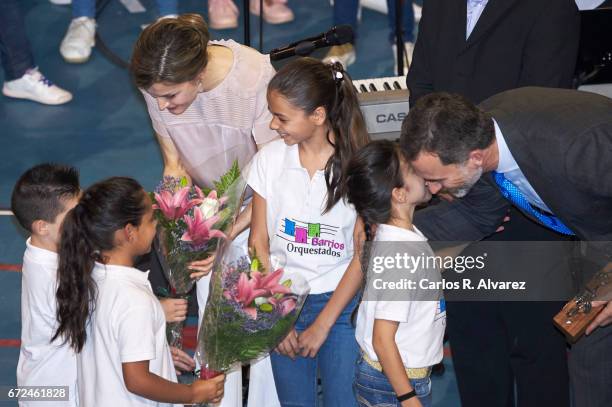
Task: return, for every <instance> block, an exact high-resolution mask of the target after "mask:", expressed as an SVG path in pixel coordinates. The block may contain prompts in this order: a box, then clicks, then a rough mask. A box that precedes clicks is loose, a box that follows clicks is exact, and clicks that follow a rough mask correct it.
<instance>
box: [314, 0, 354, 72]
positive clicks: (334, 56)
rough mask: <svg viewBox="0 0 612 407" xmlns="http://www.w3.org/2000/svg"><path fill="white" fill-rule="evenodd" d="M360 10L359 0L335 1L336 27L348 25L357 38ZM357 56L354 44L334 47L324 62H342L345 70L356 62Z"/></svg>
mask: <svg viewBox="0 0 612 407" xmlns="http://www.w3.org/2000/svg"><path fill="white" fill-rule="evenodd" d="M358 10H359V0H335V1H334V25H342V24H347V25H350V26H351V27H353V31H354V33H355V37H357V12H358ZM356 57H357V54H356V53H355V46H354V45H353V44H350V43H348V44H343V45H334V46H333V47H331V48H330V49H329V51H328V52H327V54H326V55H325V57H324V58H323V62H324V63H326V64H331V63H334V62H340V63H341V64H342V65H343V66H344V68H345V69H346V68H348V67H349V65H352V64H353V63H354V62H355V59H356Z"/></svg>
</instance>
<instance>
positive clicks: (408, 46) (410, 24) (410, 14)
mask: <svg viewBox="0 0 612 407" xmlns="http://www.w3.org/2000/svg"><path fill="white" fill-rule="evenodd" d="M401 3H402V22H403V24H402V40H403V43H404V73H403V75H407V74H408V67H409V66H410V63H411V62H412V51H414V9H413V8H412V0H402V1H401ZM396 5H397V1H396V0H387V8H388V10H389V12H388V13H387V16H388V18H389V29H390V32H389V42H390V43H391V44H392V46H391V48H392V49H393V58H394V60H395V67H394V69H395V71H396V74H398V75H402V74H399V73H397V43H396V33H395V30H396V28H395V27H396V13H395V9H396Z"/></svg>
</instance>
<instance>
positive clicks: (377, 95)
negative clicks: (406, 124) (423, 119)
mask: <svg viewBox="0 0 612 407" xmlns="http://www.w3.org/2000/svg"><path fill="white" fill-rule="evenodd" d="M353 86H355V89H357V97H358V99H359V106H361V111H362V112H363V116H364V117H365V121H366V125H367V127H368V133H370V137H371V138H372V140H377V139H390V140H396V139H398V138H399V136H400V131H401V129H402V121H403V120H404V117H406V114H407V113H408V95H409V92H408V88H406V77H405V76H394V77H386V78H372V79H361V80H356V81H353Z"/></svg>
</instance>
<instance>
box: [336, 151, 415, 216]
mask: <svg viewBox="0 0 612 407" xmlns="http://www.w3.org/2000/svg"><path fill="white" fill-rule="evenodd" d="M344 179H345V182H344V191H345V193H346V195H347V198H348V202H349V203H351V204H353V205H354V206H355V210H356V211H357V214H359V216H361V218H362V219H363V221H364V222H365V223H366V224H368V225H377V224H379V223H385V222H387V221H389V219H390V218H391V193H392V191H393V188H400V187H402V186H403V185H404V179H403V177H402V170H401V150H400V147H399V145H398V144H397V143H395V142H393V141H390V140H377V141H373V142H371V143H370V144H368V145H367V146H365V147H363V148H361V149H360V150H359V151H357V152H355V154H354V155H353V157H352V158H351V160H350V161H349V163H348V165H347V167H346V173H345V176H344Z"/></svg>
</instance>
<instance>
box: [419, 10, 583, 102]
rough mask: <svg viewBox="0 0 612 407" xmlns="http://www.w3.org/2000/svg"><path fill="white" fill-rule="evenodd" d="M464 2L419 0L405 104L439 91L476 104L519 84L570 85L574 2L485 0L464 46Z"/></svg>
mask: <svg viewBox="0 0 612 407" xmlns="http://www.w3.org/2000/svg"><path fill="white" fill-rule="evenodd" d="M466 3H467V1H466V0H425V1H424V3H423V17H422V19H421V22H420V23H419V34H418V38H417V41H416V45H415V49H414V56H413V62H412V65H411V66H410V71H409V72H408V77H407V84H408V88H409V89H410V104H411V105H412V104H414V102H415V101H416V100H417V99H418V98H419V97H421V96H423V95H424V94H427V93H431V92H436V91H440V90H443V91H445V92H450V93H459V94H461V95H463V96H465V97H467V98H468V99H469V100H471V101H472V102H474V103H480V102H481V101H483V100H484V99H486V98H488V97H489V96H491V95H495V94H497V93H499V92H502V91H505V90H508V89H514V88H518V87H523V86H549V87H559V88H570V87H571V85H572V77H573V74H574V68H575V64H576V53H577V50H578V40H579V37H580V16H579V13H578V9H577V7H576V4H575V2H574V0H489V2H488V3H487V6H486V7H485V9H484V12H483V13H482V15H481V16H480V18H479V20H478V23H477V24H476V26H475V27H474V30H473V31H472V33H471V35H470V37H469V38H468V40H467V41H466V39H465V30H466V20H467V17H466V13H467V11H466V10H467V9H466V7H467V6H466ZM434 24H435V25H434Z"/></svg>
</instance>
